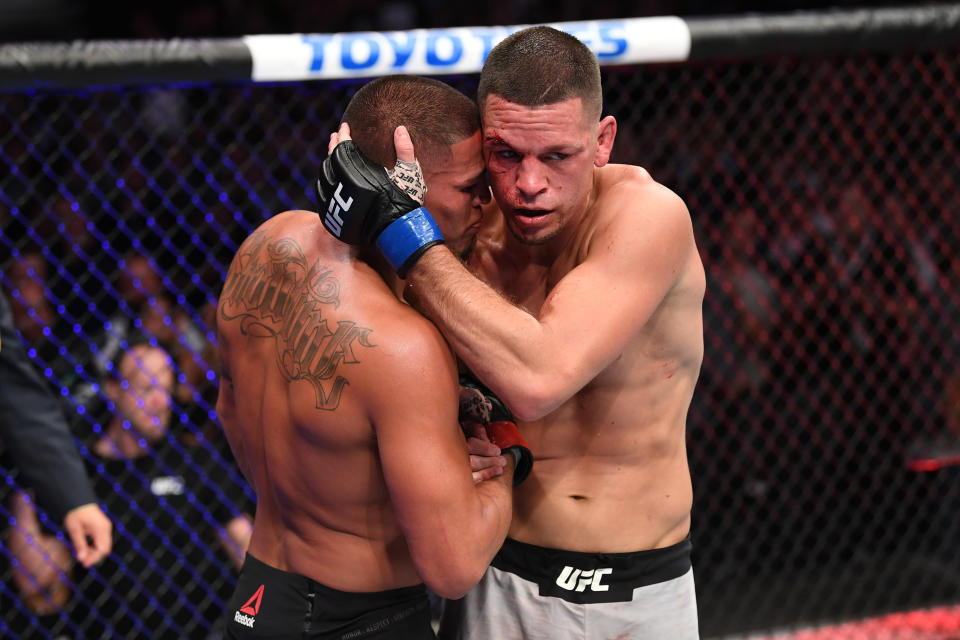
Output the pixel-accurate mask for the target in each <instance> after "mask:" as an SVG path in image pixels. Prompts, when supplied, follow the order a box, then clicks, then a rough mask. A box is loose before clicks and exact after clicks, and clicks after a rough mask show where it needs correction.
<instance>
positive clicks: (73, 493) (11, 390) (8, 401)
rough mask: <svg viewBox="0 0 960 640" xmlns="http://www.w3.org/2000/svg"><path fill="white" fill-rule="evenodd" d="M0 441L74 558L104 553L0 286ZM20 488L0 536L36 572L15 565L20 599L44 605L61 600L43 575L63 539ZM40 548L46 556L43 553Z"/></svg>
mask: <svg viewBox="0 0 960 640" xmlns="http://www.w3.org/2000/svg"><path fill="white" fill-rule="evenodd" d="M0 441H2V443H3V445H4V447H5V448H6V449H7V450H8V451H9V452H10V454H11V455H12V459H13V461H14V462H15V464H16V465H17V467H18V468H19V470H20V474H21V475H22V477H23V478H24V479H25V480H26V482H25V483H24V484H26V485H27V486H29V487H31V488H32V489H33V490H34V491H35V493H36V498H37V500H38V502H39V504H40V506H42V507H43V508H44V509H45V510H46V511H47V512H49V513H50V515H51V516H52V517H53V519H54V521H56V522H60V521H62V522H63V527H64V529H66V531H67V534H68V535H69V537H70V541H71V543H73V546H74V550H75V552H76V556H77V559H78V560H79V561H80V563H81V564H82V565H83V566H84V567H90V566H92V565H93V564H95V563H97V562H99V561H100V560H101V559H102V558H103V557H104V556H106V555H107V554H108V553H110V549H111V544H112V542H111V529H112V526H111V523H110V520H108V519H107V517H106V516H105V515H104V514H103V512H102V511H101V510H100V507H99V506H97V504H96V495H95V494H94V492H93V489H92V488H91V486H90V482H89V480H88V479H87V477H86V475H84V471H83V463H82V461H81V458H80V455H79V453H78V451H77V449H76V447H75V446H74V444H73V441H72V439H71V436H70V430H69V428H68V426H67V423H66V420H65V419H64V416H63V414H62V413H61V411H60V407H59V406H58V405H57V403H56V401H55V400H54V397H53V396H52V395H51V394H50V392H49V390H48V389H47V386H46V385H45V384H44V382H43V380H42V378H41V377H40V376H39V374H38V373H37V371H36V370H35V369H34V368H33V366H32V365H31V363H30V361H29V358H28V357H27V354H26V353H25V352H24V350H23V347H22V345H21V343H20V339H19V337H18V336H17V333H16V330H15V328H14V326H13V316H12V313H11V311H10V307H9V305H8V303H7V300H6V298H5V297H4V296H3V295H2V294H0ZM25 496H26V494H23V493H18V494H17V495H16V496H15V497H14V500H13V501H12V504H11V505H10V510H11V514H12V515H13V517H14V518H15V519H16V521H15V522H12V523H11V526H10V528H9V530H8V531H7V535H6V536H4V544H5V545H6V546H8V547H9V548H10V550H11V552H12V553H14V554H16V555H17V557H18V558H19V559H20V560H21V562H22V563H23V568H24V570H25V571H30V572H32V573H35V574H37V575H40V576H41V577H42V578H43V580H42V581H31V580H30V579H29V575H28V574H27V573H25V572H24V571H19V572H17V573H16V574H15V578H14V580H15V582H16V584H17V586H18V587H19V589H20V593H21V594H23V596H24V598H25V601H26V604H27V606H28V607H29V608H30V609H32V610H33V611H36V612H46V611H48V610H49V609H51V607H53V606H54V605H56V604H57V603H61V602H62V595H59V594H57V593H56V592H55V590H52V589H51V588H50V587H53V584H52V583H50V582H48V579H49V578H50V576H51V574H54V573H55V569H56V568H62V567H64V566H65V565H66V564H67V562H68V560H69V556H70V553H69V551H68V550H67V549H66V547H64V546H63V543H60V542H59V541H56V539H55V538H53V536H51V535H48V533H46V532H43V531H42V530H41V529H40V524H39V521H38V519H37V517H36V511H35V508H34V506H33V504H32V501H31V502H30V503H29V504H28V503H27V502H26V500H25ZM27 507H29V510H27ZM52 542H56V543H57V546H58V548H54V547H53V545H52ZM44 553H46V554H48V556H49V558H50V560H47V559H46V558H44Z"/></svg>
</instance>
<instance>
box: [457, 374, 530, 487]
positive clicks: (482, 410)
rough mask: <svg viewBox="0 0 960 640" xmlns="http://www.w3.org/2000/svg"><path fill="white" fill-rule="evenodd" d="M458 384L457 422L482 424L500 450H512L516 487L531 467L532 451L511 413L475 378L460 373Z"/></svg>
mask: <svg viewBox="0 0 960 640" xmlns="http://www.w3.org/2000/svg"><path fill="white" fill-rule="evenodd" d="M460 387H461V390H460V422H461V423H468V422H476V423H478V424H482V425H483V426H484V427H485V428H486V430H487V435H488V436H489V437H490V441H491V442H492V443H493V444H495V445H497V446H498V447H500V450H501V451H504V452H506V451H512V452H513V455H514V462H515V464H514V467H513V486H517V485H518V484H520V483H521V482H523V481H524V480H526V479H527V476H529V475H530V471H531V470H533V453H532V452H531V451H530V447H529V446H528V445H527V443H526V441H525V440H524V439H523V436H522V435H520V430H519V429H517V425H516V422H515V421H514V419H513V414H512V413H510V410H509V409H507V406H506V405H505V404H503V402H502V401H501V400H500V398H498V397H497V396H496V395H494V394H493V392H492V391H490V390H489V389H487V388H486V387H485V386H483V384H481V383H480V382H479V381H478V380H476V379H474V378H471V377H469V376H460Z"/></svg>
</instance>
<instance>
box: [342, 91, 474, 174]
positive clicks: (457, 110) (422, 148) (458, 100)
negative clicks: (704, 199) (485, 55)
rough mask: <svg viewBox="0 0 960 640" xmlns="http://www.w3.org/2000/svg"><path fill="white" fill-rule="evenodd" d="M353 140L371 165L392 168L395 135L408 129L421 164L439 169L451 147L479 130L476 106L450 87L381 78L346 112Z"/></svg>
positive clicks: (356, 95) (448, 154) (357, 98)
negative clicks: (399, 129)
mask: <svg viewBox="0 0 960 640" xmlns="http://www.w3.org/2000/svg"><path fill="white" fill-rule="evenodd" d="M343 121H344V122H346V123H348V124H349V125H350V137H351V138H353V140H354V141H355V142H356V144H357V146H358V147H359V148H360V151H362V152H363V153H364V155H366V156H367V157H368V158H370V159H371V160H372V161H374V162H377V163H379V164H382V165H383V166H385V167H392V166H393V165H394V164H395V163H396V160H397V153H396V150H395V148H394V146H393V131H394V129H396V128H397V127H398V126H399V125H404V126H405V127H406V128H407V131H408V132H409V133H410V138H411V140H413V148H414V150H415V151H416V154H417V159H418V160H419V161H420V163H421V164H422V165H424V167H425V168H430V167H432V166H440V165H442V163H443V162H446V161H447V160H449V159H450V158H451V157H452V155H451V151H450V147H451V146H452V145H454V144H456V143H457V142H461V141H463V140H466V139H467V138H469V137H470V136H472V135H473V134H475V133H476V132H477V131H479V130H480V112H479V111H478V110H477V105H476V104H475V103H474V102H473V100H471V99H470V98H468V97H467V96H466V95H464V94H463V93H461V92H460V91H458V90H456V89H454V88H453V87H451V86H450V85H448V84H446V83H443V82H440V81H439V80H434V79H433V78H421V77H419V76H410V75H393V76H385V77H382V78H377V79H376V80H374V81H372V82H369V83H367V84H365V85H363V86H362V87H360V90H359V91H357V93H356V94H355V95H354V96H353V99H351V100H350V103H349V104H348V105H347V108H346V110H345V111H344V113H343Z"/></svg>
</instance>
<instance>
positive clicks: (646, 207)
mask: <svg viewBox="0 0 960 640" xmlns="http://www.w3.org/2000/svg"><path fill="white" fill-rule="evenodd" d="M598 185H599V193H598V194H597V200H596V205H595V207H596V216H597V218H596V219H597V226H598V230H600V229H607V230H610V231H613V232H616V233H621V232H624V231H627V230H630V229H634V230H639V229H642V230H643V231H644V232H645V234H650V233H656V232H657V231H662V232H664V233H667V234H671V235H673V234H678V235H683V236H688V235H691V236H692V232H693V225H692V222H691V220H690V212H689V211H688V210H687V206H686V204H685V203H684V201H683V199H682V198H680V196H678V195H677V194H676V193H674V192H673V191H672V190H671V189H670V188H669V187H667V186H666V185H663V184H661V183H659V182H657V181H656V180H654V179H653V177H652V176H651V175H650V173H649V172H648V171H647V170H646V169H644V168H643V167H637V166H634V165H626V164H614V165H607V166H606V167H603V169H601V170H600V180H599V183H598Z"/></svg>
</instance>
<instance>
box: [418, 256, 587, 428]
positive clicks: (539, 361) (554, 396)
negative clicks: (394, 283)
mask: <svg viewBox="0 0 960 640" xmlns="http://www.w3.org/2000/svg"><path fill="white" fill-rule="evenodd" d="M406 298H407V300H408V301H409V302H410V303H411V304H412V305H413V306H414V307H416V308H417V309H418V310H419V311H420V312H421V313H423V314H424V315H426V316H427V317H428V318H430V319H431V320H432V321H433V322H434V324H436V325H437V326H438V327H439V329H440V331H441V332H442V333H443V335H444V337H445V338H446V339H447V341H448V342H449V343H450V345H451V347H453V350H454V351H455V352H456V353H457V355H458V356H459V357H460V358H461V359H462V360H463V362H464V363H465V364H466V365H467V367H468V368H469V369H470V370H471V371H472V372H473V373H474V375H476V376H477V378H479V379H480V380H481V381H483V383H484V384H486V385H487V386H488V387H490V389H491V390H492V391H493V392H494V393H496V394H497V395H498V396H499V397H500V398H502V399H503V401H504V402H505V403H506V404H507V406H509V407H510V410H511V411H512V412H513V413H514V414H515V415H516V416H517V417H518V418H520V419H521V420H533V419H536V418H538V417H540V416H542V415H544V414H545V413H547V412H549V411H551V410H553V409H554V408H556V406H558V405H559V404H560V403H561V402H563V400H565V399H566V397H568V395H569V394H567V393H566V392H565V390H563V389H562V388H561V387H558V375H562V371H563V367H562V366H561V363H560V362H559V360H558V358H557V355H558V349H557V347H558V345H552V344H550V336H549V330H548V328H547V327H545V326H544V325H543V324H541V322H540V321H539V320H538V319H537V318H536V317H534V316H532V315H530V314H529V313H528V312H526V311H525V310H523V309H521V308H519V307H517V306H515V305H513V304H511V303H510V302H509V301H508V300H506V299H505V298H504V297H503V296H501V295H500V294H498V293H497V292H496V291H494V290H493V289H492V288H491V287H489V286H488V285H486V284H485V283H483V282H481V281H480V280H478V279H477V278H476V277H474V276H473V275H472V274H471V273H470V272H469V271H468V270H467V269H466V267H464V266H463V264H462V263H461V262H460V261H459V260H458V259H457V258H456V257H455V256H454V255H453V254H452V253H451V252H450V251H449V250H447V249H446V248H445V247H435V248H431V249H430V250H428V251H427V252H426V253H425V254H424V255H423V256H422V257H421V258H420V259H419V260H418V261H417V263H416V264H415V265H414V266H413V268H412V269H411V270H410V272H409V273H408V274H407V290H406ZM573 391H575V389H573V390H571V391H570V393H572V392H573Z"/></svg>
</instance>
